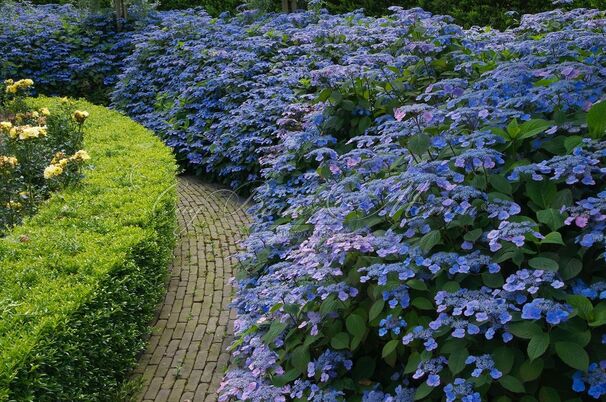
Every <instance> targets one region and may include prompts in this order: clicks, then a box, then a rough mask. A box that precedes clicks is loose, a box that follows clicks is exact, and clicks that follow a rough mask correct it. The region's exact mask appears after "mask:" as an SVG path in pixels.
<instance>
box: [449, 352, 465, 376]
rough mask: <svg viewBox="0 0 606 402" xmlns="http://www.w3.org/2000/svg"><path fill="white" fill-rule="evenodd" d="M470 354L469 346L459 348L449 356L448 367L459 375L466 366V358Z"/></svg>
mask: <svg viewBox="0 0 606 402" xmlns="http://www.w3.org/2000/svg"><path fill="white" fill-rule="evenodd" d="M467 356H469V352H468V351H467V348H459V349H457V350H455V351H454V352H452V353H451V354H450V356H448V368H449V369H450V372H451V373H452V375H457V374H458V373H460V372H461V371H463V369H464V368H465V359H467Z"/></svg>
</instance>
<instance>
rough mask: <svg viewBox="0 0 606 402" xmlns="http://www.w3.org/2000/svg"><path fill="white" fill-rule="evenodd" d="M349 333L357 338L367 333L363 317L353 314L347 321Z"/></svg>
mask: <svg viewBox="0 0 606 402" xmlns="http://www.w3.org/2000/svg"><path fill="white" fill-rule="evenodd" d="M345 326H346V327H347V331H349V333H350V334H352V335H353V336H355V337H358V338H361V337H362V336H364V333H365V332H366V320H364V318H362V316H361V315H358V314H351V315H350V316H349V317H347V319H346V320H345Z"/></svg>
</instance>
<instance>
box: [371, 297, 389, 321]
mask: <svg viewBox="0 0 606 402" xmlns="http://www.w3.org/2000/svg"><path fill="white" fill-rule="evenodd" d="M384 307H385V301H384V300H383V299H379V300H377V301H376V302H374V303H373V304H372V306H371V307H370V310H368V321H369V322H370V321H372V320H374V319H375V318H377V317H378V316H379V314H381V312H382V311H383V308H384Z"/></svg>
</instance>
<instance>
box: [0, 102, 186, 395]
mask: <svg viewBox="0 0 606 402" xmlns="http://www.w3.org/2000/svg"><path fill="white" fill-rule="evenodd" d="M32 104H34V105H35V106H38V107H39V106H42V105H44V106H46V105H51V112H52V109H53V106H55V107H57V106H58V100H57V99H53V98H40V99H34V100H32ZM77 106H78V108H79V109H86V110H88V111H89V112H90V114H91V117H90V119H89V120H88V121H87V129H86V134H85V147H86V149H87V150H88V151H89V153H90V155H91V156H92V160H91V164H90V169H89V170H88V171H86V177H85V179H84V180H83V181H82V183H81V184H80V185H78V186H77V187H74V188H69V189H67V190H65V191H63V192H61V193H57V194H55V195H54V196H53V197H51V199H50V200H49V201H48V202H47V203H46V204H45V205H44V206H43V207H42V208H41V210H40V212H39V213H38V214H36V215H35V216H34V217H32V218H31V219H29V220H27V221H26V222H25V223H24V224H23V225H22V226H20V227H18V228H16V229H15V230H13V231H12V232H10V233H9V234H8V236H6V237H5V238H2V239H0V400H17V401H27V400H36V401H59V400H61V401H80V400H86V401H92V400H111V399H112V398H113V397H112V396H111V395H113V393H114V392H115V391H116V390H118V389H119V388H120V385H121V383H122V381H123V380H124V379H125V378H126V377H127V376H128V372H129V370H130V369H131V368H132V367H133V365H134V364H135V362H136V357H137V354H138V352H139V351H141V349H142V348H143V346H144V344H145V342H144V335H145V333H146V331H147V329H148V327H149V323H150V321H151V319H152V317H153V315H154V311H155V306H156V304H157V302H158V301H159V299H160V298H161V296H162V293H163V289H164V286H163V284H164V278H165V273H166V266H167V264H168V261H169V258H170V255H171V250H172V247H173V243H174V227H175V222H176V219H175V214H174V211H175V200H176V194H175V172H176V164H175V161H174V158H173V156H172V154H171V152H170V150H169V149H168V148H166V147H165V146H164V145H162V143H161V142H160V140H158V139H157V138H155V137H154V135H153V134H152V133H151V132H150V131H148V130H146V129H145V128H143V127H142V126H140V125H138V124H136V123H134V122H133V121H131V120H130V119H128V118H127V117H124V116H122V115H120V114H119V113H117V112H114V111H110V110H108V109H105V108H103V107H98V106H93V105H91V104H89V103H86V102H79V104H78V105H77Z"/></svg>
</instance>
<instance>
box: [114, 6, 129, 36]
mask: <svg viewBox="0 0 606 402" xmlns="http://www.w3.org/2000/svg"><path fill="white" fill-rule="evenodd" d="M114 9H115V11H116V28H118V31H121V30H122V28H124V21H125V20H126V18H127V17H128V15H127V12H126V3H125V0H114Z"/></svg>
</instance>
